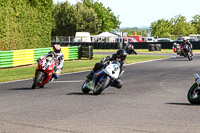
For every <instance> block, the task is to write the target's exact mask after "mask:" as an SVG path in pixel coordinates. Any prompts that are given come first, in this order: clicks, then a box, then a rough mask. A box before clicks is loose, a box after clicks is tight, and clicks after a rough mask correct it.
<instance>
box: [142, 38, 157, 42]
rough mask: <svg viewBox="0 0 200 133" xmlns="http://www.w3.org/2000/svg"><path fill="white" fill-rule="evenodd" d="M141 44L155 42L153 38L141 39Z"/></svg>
mask: <svg viewBox="0 0 200 133" xmlns="http://www.w3.org/2000/svg"><path fill="white" fill-rule="evenodd" d="M142 40H143V42H156V39H155V38H154V37H143V38H142Z"/></svg>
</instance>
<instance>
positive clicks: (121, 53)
mask: <svg viewBox="0 0 200 133" xmlns="http://www.w3.org/2000/svg"><path fill="white" fill-rule="evenodd" d="M126 56H127V52H126V50H125V49H119V50H117V57H118V58H120V59H121V60H125V59H126Z"/></svg>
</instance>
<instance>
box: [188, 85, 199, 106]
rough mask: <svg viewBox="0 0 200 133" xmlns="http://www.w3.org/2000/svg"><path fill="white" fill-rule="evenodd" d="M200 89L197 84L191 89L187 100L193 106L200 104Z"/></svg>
mask: <svg viewBox="0 0 200 133" xmlns="http://www.w3.org/2000/svg"><path fill="white" fill-rule="evenodd" d="M199 88H200V87H199V86H198V84H197V83H194V84H193V85H192V87H191V88H190V89H189V91H188V94H187V98H188V101H189V102H190V103H191V104H200V89H199Z"/></svg>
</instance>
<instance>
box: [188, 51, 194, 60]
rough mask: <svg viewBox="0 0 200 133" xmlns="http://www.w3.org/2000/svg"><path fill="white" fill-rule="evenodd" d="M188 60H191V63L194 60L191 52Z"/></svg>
mask: <svg viewBox="0 0 200 133" xmlns="http://www.w3.org/2000/svg"><path fill="white" fill-rule="evenodd" d="M188 60H189V61H191V60H193V57H192V55H191V53H190V52H189V53H188Z"/></svg>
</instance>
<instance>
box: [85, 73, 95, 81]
mask: <svg viewBox="0 0 200 133" xmlns="http://www.w3.org/2000/svg"><path fill="white" fill-rule="evenodd" d="M93 74H94V70H91V71H90V73H89V74H88V75H87V76H86V78H87V79H88V80H89V81H90V80H92V76H93Z"/></svg>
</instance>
